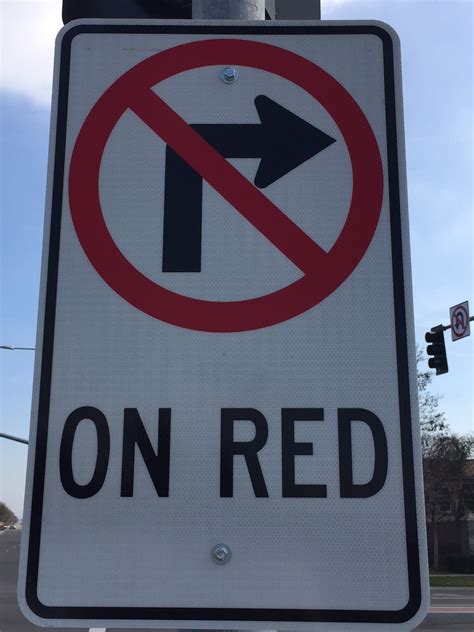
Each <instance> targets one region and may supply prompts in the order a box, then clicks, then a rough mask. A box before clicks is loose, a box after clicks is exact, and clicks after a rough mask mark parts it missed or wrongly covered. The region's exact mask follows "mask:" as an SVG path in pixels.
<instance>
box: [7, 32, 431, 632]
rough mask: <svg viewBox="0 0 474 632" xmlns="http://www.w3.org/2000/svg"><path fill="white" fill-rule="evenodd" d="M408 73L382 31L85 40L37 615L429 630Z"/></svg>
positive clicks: (69, 167) (63, 101) (76, 64)
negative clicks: (420, 624) (424, 621)
mask: <svg viewBox="0 0 474 632" xmlns="http://www.w3.org/2000/svg"><path fill="white" fill-rule="evenodd" d="M399 64H400V62H399V46H398V41H397V37H396V35H394V34H393V32H392V31H391V29H390V28H389V27H386V26H384V25H381V24H379V23H359V22H357V23H349V22H344V23H324V24H321V23H316V22H314V23H313V22H301V23H278V24H258V25H249V24H248V23H212V25H211V24H209V23H195V22H193V23H179V22H171V23H162V22H153V21H147V22H133V21H132V22H130V21H116V22H113V23H106V22H100V21H99V22H93V21H92V22H91V21H83V22H75V23H71V24H70V25H68V27H67V28H65V29H64V30H63V31H62V32H61V34H60V36H59V39H58V43H57V57H56V69H55V83H54V110H53V129H52V136H51V150H50V166H49V184H48V197H47V216H46V230H45V247H44V260H43V270H42V284H41V303H40V320H39V335H38V344H37V348H38V353H37V362H36V374H35V387H34V400H33V413H32V430H31V443H30V453H29V464H28V483H27V499H26V508H25V533H24V538H23V541H22V558H21V572H20V582H19V600H20V603H21V606H22V608H23V610H24V612H25V613H26V614H27V616H29V617H30V618H31V619H32V620H33V621H34V622H35V623H42V624H46V625H51V626H52V625H54V626H60V625H74V626H80V627H87V626H94V627H106V626H107V627H110V626H119V625H122V626H131V625H134V626H137V627H143V626H149V627H160V626H161V627H168V628H169V627H177V628H184V627H191V628H221V627H225V628H240V629H249V628H256V627H268V628H277V629H297V628H299V629H315V628H317V629H323V630H327V629H331V627H332V626H335V627H334V629H341V626H343V627H344V629H349V628H352V627H353V628H354V629H356V628H357V629H360V630H362V629H363V630H367V629H368V628H369V627H370V626H371V625H372V624H373V625H374V626H376V627H377V629H382V628H384V627H385V626H388V627H390V626H395V625H398V626H399V627H400V628H401V629H409V628H410V629H411V626H413V625H415V624H416V622H417V621H419V620H420V619H421V618H422V617H423V615H424V612H425V611H426V604H427V595H428V588H427V581H426V578H427V573H426V554H425V534H424V513H423V504H422V489H421V467H420V448H419V428H418V416H417V414H418V413H417V396H416V366H415V362H414V358H415V353H414V333H413V315H412V298H411V286H410V263H409V246H408V219H407V204H406V192H405V175H404V170H405V164H404V146H403V121H402V107H401V97H400V92H401V78H400V66H399ZM318 626H319V627H318ZM390 629H392V627H390Z"/></svg>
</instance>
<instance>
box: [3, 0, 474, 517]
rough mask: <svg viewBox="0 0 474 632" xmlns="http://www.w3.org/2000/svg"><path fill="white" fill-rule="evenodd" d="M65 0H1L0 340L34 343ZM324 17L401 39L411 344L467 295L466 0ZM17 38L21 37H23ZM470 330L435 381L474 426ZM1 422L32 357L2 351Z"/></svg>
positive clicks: (17, 456) (10, 429) (20, 421)
mask: <svg viewBox="0 0 474 632" xmlns="http://www.w3.org/2000/svg"><path fill="white" fill-rule="evenodd" d="M60 13H61V3H60V2H57V1H51V2H45V1H42V0H36V1H34V2H23V1H22V0H14V1H11V2H10V1H8V0H0V22H1V33H0V38H1V42H2V43H1V57H0V60H1V61H0V63H1V66H0V121H1V122H0V126H1V127H0V134H1V153H0V169H1V171H0V173H1V176H0V194H1V312H0V323H1V324H0V344H12V345H16V346H27V347H29V346H34V344H35V335H36V312H37V300H38V291H39V270H40V261H41V240H42V225H43V212H44V196H45V181H46V161H47V146H48V131H49V101H50V91H51V85H50V84H51V75H52V51H53V41H54V35H55V33H56V32H57V30H58V29H59V27H60V26H61V22H60ZM322 17H323V18H324V19H326V20H329V19H335V20H342V19H347V20H350V19H376V20H383V21H384V22H387V23H388V24H390V25H391V26H393V27H394V28H395V30H396V31H397V32H398V34H399V36H400V38H401V43H402V62H403V85H404V103H405V131H406V145H407V167H408V192H409V208H410V232H411V246H412V267H413V285H414V302H415V326H416V336H417V340H418V342H419V343H421V344H424V333H425V331H427V330H428V329H430V328H431V327H432V326H433V325H437V324H439V323H444V324H447V322H448V319H449V307H450V306H452V305H455V304H456V303H459V302H462V301H464V300H470V301H471V309H474V293H473V269H474V259H473V254H474V253H473V189H472V187H473V176H472V173H473V164H472V163H473V150H472V147H473V143H472V141H473V138H472V136H473V119H472V106H473V82H472V80H473V68H472V59H473V40H472V18H473V4H472V2H471V1H470V0H450V1H447V0H445V1H424V0H384V1H383V2H377V1H375V0H374V1H372V2H359V1H358V0H323V1H322ZM25 43H27V44H26V45H25ZM473 339H474V336H473V337H471V338H468V339H464V340H462V341H458V342H456V343H452V342H451V340H450V333H449V332H447V334H446V341H447V342H446V344H447V351H448V360H449V366H450V371H449V373H448V374H447V375H444V376H440V377H435V378H434V380H433V386H432V390H433V392H436V393H439V394H440V395H441V396H442V399H441V407H442V409H443V410H444V411H445V412H446V416H447V420H448V422H449V424H450V426H451V428H452V429H453V430H454V431H456V432H459V433H466V432H472V431H473V427H474V423H473V413H472V403H473V402H472V392H473V390H474V380H473V361H472V357H473V355H472V351H473ZM0 353H1V355H0V363H1V364H0V366H1V382H0V400H1V421H0V427H1V428H2V431H3V432H7V433H10V434H15V435H19V436H22V437H27V436H28V428H29V415H30V402H31V388H32V378H33V359H34V358H33V356H34V354H33V353H31V352H28V351H14V352H10V351H5V350H2V351H0ZM25 472H26V447H25V446H23V445H20V444H14V443H12V442H10V441H5V440H0V499H1V500H4V501H6V502H7V503H8V504H9V505H10V506H11V507H12V508H13V510H14V511H15V512H16V513H17V514H18V515H21V514H22V503H23V488H24V482H25Z"/></svg>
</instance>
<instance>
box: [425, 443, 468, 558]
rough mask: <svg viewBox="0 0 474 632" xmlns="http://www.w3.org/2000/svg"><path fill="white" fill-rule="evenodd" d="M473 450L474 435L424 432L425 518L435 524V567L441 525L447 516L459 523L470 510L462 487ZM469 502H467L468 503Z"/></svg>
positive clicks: (433, 526) (433, 529)
mask: <svg viewBox="0 0 474 632" xmlns="http://www.w3.org/2000/svg"><path fill="white" fill-rule="evenodd" d="M473 449H474V435H469V436H460V435H456V434H442V433H425V437H424V442H423V479H424V487H425V506H426V519H427V522H429V523H431V525H432V534H433V542H432V544H433V568H434V569H435V570H438V568H439V545H438V525H439V523H440V521H441V520H442V519H443V518H444V517H445V516H447V515H451V516H452V515H454V517H455V518H456V519H457V520H459V519H460V518H462V517H463V516H464V514H465V512H466V510H467V505H468V504H469V499H466V498H465V489H464V485H463V481H464V473H465V468H466V462H467V460H468V459H469V458H470V456H471V454H472V452H473ZM466 501H467V502H466Z"/></svg>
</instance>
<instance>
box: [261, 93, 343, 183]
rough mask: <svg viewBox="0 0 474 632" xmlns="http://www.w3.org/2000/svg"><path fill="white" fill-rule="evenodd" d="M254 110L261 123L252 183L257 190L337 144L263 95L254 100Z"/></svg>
mask: <svg viewBox="0 0 474 632" xmlns="http://www.w3.org/2000/svg"><path fill="white" fill-rule="evenodd" d="M255 106H256V108H257V112H258V115H259V117H260V121H261V123H262V131H261V133H262V139H261V140H262V159H261V161H260V165H259V167H258V170H257V175H256V176H255V180H254V182H255V185H256V186H257V187H258V188H259V189H263V188H264V187H267V186H268V185H269V184H272V183H273V182H275V181H276V180H278V179H279V178H281V177H282V176H284V175H286V174H287V173H289V172H290V171H292V170H293V169H295V168H296V167H298V166H299V165H301V164H302V163H303V162H306V160H309V159H310V158H312V157H313V156H315V155H316V154H318V153H319V152H320V151H322V150H323V149H326V147H329V145H332V144H333V143H335V142H336V139H335V138H331V137H330V136H328V135H327V134H325V133H324V132H322V131H321V130H319V129H317V128H316V127H313V125H311V124H310V123H308V122H307V121H304V120H303V119H302V118H300V117H299V116H297V115H296V114H293V113H292V112H290V111H289V110H287V109H286V108H284V107H282V106H281V105H278V103H275V101H272V99H269V98H268V97H266V96H264V95H259V96H258V97H256V99H255Z"/></svg>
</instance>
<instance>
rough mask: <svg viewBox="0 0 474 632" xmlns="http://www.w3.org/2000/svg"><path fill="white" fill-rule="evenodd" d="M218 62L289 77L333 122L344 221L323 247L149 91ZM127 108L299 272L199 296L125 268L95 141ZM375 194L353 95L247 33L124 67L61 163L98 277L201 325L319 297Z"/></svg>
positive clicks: (298, 310) (367, 143)
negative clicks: (346, 160) (255, 287)
mask: <svg viewBox="0 0 474 632" xmlns="http://www.w3.org/2000/svg"><path fill="white" fill-rule="evenodd" d="M223 64H224V65H229V64H233V65H240V66H248V67H251V68H258V69H259V70H264V71H266V72H270V73H273V74H275V75H278V76H280V77H282V78H283V79H286V80H288V81H290V82H292V83H294V84H295V85H297V86H299V87H300V88H302V89H303V90H305V91H306V92H307V93H309V94H310V95H311V96H313V97H314V99H316V101H318V102H319V103H320V104H321V105H322V106H323V107H324V108H325V110H326V111H327V112H328V113H329V115H330V116H331V117H332V119H333V120H334V122H335V123H336V125H337V126H338V128H339V130H340V132H341V134H342V136H343V138H344V141H345V143H346V145H347V149H348V152H349V157H350V161H351V166H352V176H353V188H352V199H351V203H350V208H349V211H348V214H347V219H346V222H345V224H344V226H343V228H342V231H341V233H340V234H339V236H338V238H337V240H336V241H335V243H334V245H333V246H332V248H331V249H330V250H329V251H328V252H325V251H324V250H323V249H322V248H320V247H319V246H318V245H317V244H316V242H315V241H313V240H312V239H311V238H310V237H309V236H308V235H307V234H306V233H305V232H304V231H303V230H302V229H301V228H299V227H298V226H297V225H296V224H295V223H294V222H293V221H292V220H291V219H290V218H289V217H288V216H287V215H286V214H285V213H284V212H283V211H282V210H280V209H279V208H278V207H277V206H276V205H275V204H273V202H271V201H270V200H269V199H268V198H267V197H266V196H265V195H263V193H261V191H259V190H258V189H257V188H256V187H255V186H254V185H253V184H252V183H251V182H249V181H248V180H247V179H246V178H245V177H244V176H242V175H241V174H240V172H239V171H237V169H235V168H234V167H233V166H232V165H231V164H230V163H229V162H228V161H227V160H225V159H224V158H223V157H222V156H221V155H220V154H219V153H218V152H217V151H216V150H214V149H213V148H212V147H211V146H210V145H209V144H208V143H207V142H206V141H205V140H204V139H203V138H202V137H201V136H200V135H199V134H198V133H197V132H196V131H195V130H193V129H192V128H191V126H190V125H188V124H187V123H186V122H185V121H184V120H183V119H182V118H181V117H180V116H178V114H177V113H176V112H175V111H174V110H172V109H171V108H170V107H169V106H168V105H167V104H166V103H165V102H164V101H162V100H161V99H160V98H159V97H158V96H157V95H156V94H155V93H154V92H153V91H152V87H153V86H156V85H157V84H158V83H160V82H161V81H163V80H164V79H167V78H169V77H172V76H174V75H176V74H178V73H181V72H185V71H188V70H193V69H195V68H201V67H204V66H215V65H221V66H222V65H223ZM127 110H132V111H133V112H134V113H135V114H136V115H138V116H139V117H140V118H141V119H142V120H143V121H144V122H145V123H146V124H147V125H148V126H149V127H150V128H151V129H152V130H153V131H154V132H155V133H156V134H158V135H159V136H160V137H161V138H162V139H163V141H164V142H165V143H166V144H168V145H169V146H170V147H171V148H172V149H173V150H174V151H175V152H176V153H177V154H178V155H179V156H180V157H181V158H182V159H183V160H185V161H186V162H187V163H188V164H189V165H190V166H191V167H192V168H193V169H194V170H195V171H196V172H197V173H198V174H199V175H200V176H201V177H202V178H203V179H204V180H206V181H207V182H208V183H209V184H210V185H211V186H212V187H213V188H214V189H216V191H218V193H220V195H222V197H223V198H224V199H225V200H227V202H229V203H230V204H231V205H232V206H233V207H234V209H235V210H236V211H237V212H239V213H241V214H242V215H243V216H244V217H245V218H246V219H247V220H248V221H249V222H250V223H252V224H253V226H254V227H255V228H256V229H257V230H259V231H260V232H261V233H262V234H263V235H264V236H265V237H266V238H267V239H268V240H269V241H270V242H271V243H273V244H274V245H275V246H276V247H277V248H278V249H279V250H280V251H281V252H282V253H283V254H284V255H285V256H286V257H288V258H289V259H290V260H291V261H292V262H293V263H295V264H296V265H297V266H298V267H299V268H300V269H301V271H302V272H303V273H304V275H303V276H302V277H301V278H300V279H298V280H297V281H295V282H294V283H291V284H290V285H288V286H286V287H284V288H282V289H280V290H277V291H275V292H272V293H270V294H266V295H264V296H260V297H258V298H252V299H248V300H240V301H208V300H200V299H195V298H191V297H188V296H183V295H181V294H178V293H175V292H173V291H171V290H169V289H166V288H164V287H162V286H160V285H159V284H157V283H155V282H154V281H153V280H151V279H150V278H148V277H146V276H145V275H144V274H142V273H141V272H140V271H139V270H138V269H137V268H135V267H134V266H133V264H132V263H131V262H130V261H129V260H128V259H127V258H126V257H125V256H124V255H123V254H122V252H121V251H120V249H119V248H118V246H117V244H116V243H115V242H114V240H113V238H112V236H111V234H110V232H109V230H108V228H107V225H106V223H105V220H104V216H103V213H102V208H101V203H100V197H99V170H100V165H101V161H102V157H103V153H104V149H105V146H106V143H107V141H108V139H109V136H110V134H111V133H112V131H113V129H114V127H115V126H116V124H117V123H118V121H119V120H120V118H121V117H122V115H123V114H124V113H125V112H126V111H127ZM382 197H383V168H382V161H381V158H380V152H379V149H378V146H377V141H376V139H375V136H374V133H373V131H372V129H371V127H370V124H369V122H368V121H367V119H366V117H365V115H364V114H363V112H362V110H361V109H360V107H359V106H358V105H357V103H356V102H355V100H354V99H353V97H352V96H351V95H350V94H349V93H348V92H347V90H346V89H345V88H344V87H343V86H342V85H341V84H340V83H338V82H337V81H336V80H335V79H334V78H333V77H332V76H331V75H329V74H328V73H327V72H325V71H324V70H322V69H321V68H320V67H319V66H317V65H316V64H314V63H312V62H310V61H308V60H307V59H305V58H304V57H301V56H299V55H297V54H295V53H292V52H290V51H288V50H285V49H283V48H280V47H277V46H273V45H270V44H263V43H260V42H254V41H249V40H235V39H223V40H221V39H213V40H205V41H196V42H191V43H187V44H182V45H180V46H176V47H174V48H170V49H167V50H165V51H163V52H160V53H157V54H156V55H153V56H152V57H149V58H148V59H146V60H145V61H143V62H141V63H139V64H137V65H136V66H134V67H133V68H131V69H130V70H128V71H127V72H126V73H125V74H123V75H122V76H121V77H120V78H119V79H117V80H116V81H115V82H114V83H113V84H112V85H111V86H110V88H108V89H107V91H106V92H105V93H104V94H103V95H102V96H101V97H100V99H99V100H98V101H97V103H96V104H95V105H94V107H93V108H92V110H91V111H90V113H89V114H88V116H87V118H86V120H85V122H84V124H83V126H82V128H81V130H80V132H79V135H78V137H77V140H76V143H75V146H74V150H73V154H72V158H71V164H70V171H69V203H70V208H71V214H72V219H73V223H74V226H75V229H76V233H77V236H78V238H79V241H80V243H81V245H82V248H83V249H84V251H85V253H86V254H87V256H88V258H89V260H90V262H91V264H92V265H93V266H94V268H95V269H96V271H97V272H98V273H99V274H100V276H101V277H102V278H103V279H104V281H105V282H106V283H107V284H108V285H109V286H110V287H111V288H112V289H113V290H114V291H115V292H117V293H118V294H119V295H120V296H121V297H122V298H123V299H125V300H126V301H127V302H128V303H130V304H131V305H133V306H135V307H136V308H137V309H139V310H141V311H143V312H145V313H146V314H148V315H150V316H152V317H154V318H157V319H160V320H162V321H165V322H167V323H171V324H173V325H177V326H179V327H184V328H187V329H193V330H197V331H207V332H239V331H249V330H253V329H260V328H262V327H269V326H271V325H275V324H277V323H281V322H284V321H286V320H288V319H290V318H293V317H295V316H298V315H299V314H302V313H303V312H305V311H306V310H308V309H310V308H311V307H314V306H315V305H317V304H318V303H320V302H321V301H323V300H324V299H325V298H326V297H327V296H329V295H330V294H331V293H332V292H334V291H335V290H336V289H337V288H338V287H339V286H340V285H341V284H342V283H343V282H344V281H345V279H347V278H348V277H349V276H350V274H351V273H352V272H353V271H354V269H355V268H356V266H357V265H358V263H359V262H360V261H361V259H362V257H363V256H364V254H365V252H366V250H367V248H368V247H369V244H370V242H371V241H372V238H373V235H374V233H375V229H376V227H377V223H378V220H379V217H380V213H381V208H382Z"/></svg>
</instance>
